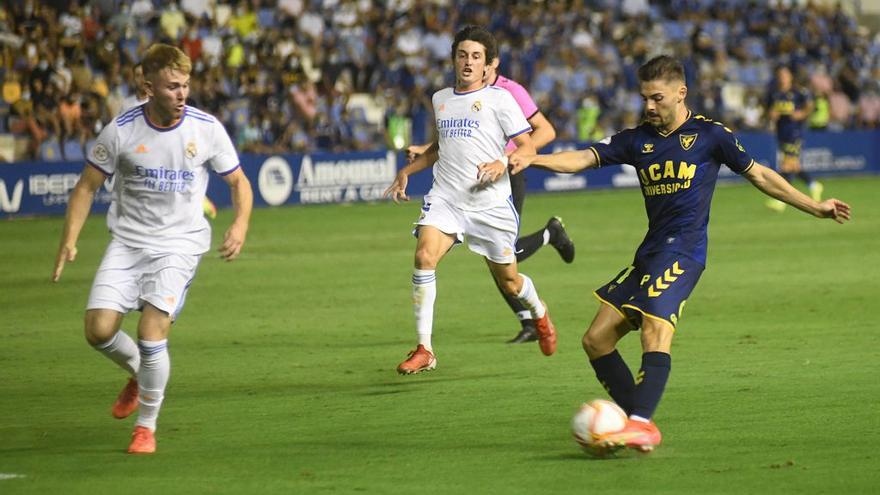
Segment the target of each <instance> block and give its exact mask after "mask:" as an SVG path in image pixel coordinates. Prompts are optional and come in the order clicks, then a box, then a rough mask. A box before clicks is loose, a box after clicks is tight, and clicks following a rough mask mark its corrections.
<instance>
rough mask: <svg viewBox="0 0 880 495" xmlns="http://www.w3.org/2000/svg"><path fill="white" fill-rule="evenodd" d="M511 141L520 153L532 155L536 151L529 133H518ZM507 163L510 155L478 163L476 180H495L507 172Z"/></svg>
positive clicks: (488, 181) (484, 181) (483, 182)
mask: <svg viewBox="0 0 880 495" xmlns="http://www.w3.org/2000/svg"><path fill="white" fill-rule="evenodd" d="M513 142H514V144H516V151H517V152H519V153H521V154H522V155H525V156H534V154H535V153H536V151H535V145H534V144H533V141H532V136H531V135H530V134H525V133H524V134H520V135H519V136H516V137H515V138H513ZM509 163H510V157H507V156H505V157H504V158H502V159H500V160H495V161H491V162H486V163H481V164H479V165H478V166H477V180H479V181H480V183H481V184H488V183H490V182H495V181H496V180H498V179H500V178H501V177H503V176H504V174H506V173H507V171H508V167H509ZM510 173H511V174H513V173H516V172H514V171H512V170H511V172H510Z"/></svg>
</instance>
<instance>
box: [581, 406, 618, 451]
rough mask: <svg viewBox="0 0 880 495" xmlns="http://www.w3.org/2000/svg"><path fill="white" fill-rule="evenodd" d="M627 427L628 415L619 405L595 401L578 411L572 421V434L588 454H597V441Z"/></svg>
mask: <svg viewBox="0 0 880 495" xmlns="http://www.w3.org/2000/svg"><path fill="white" fill-rule="evenodd" d="M624 426H626V413H625V412H623V409H621V408H620V406H618V405H617V404H615V403H613V402H611V401H609V400H604V399H594V400H592V401H590V402H588V403H586V404H584V405H582V406H581V408H580V409H578V412H577V413H575V415H574V417H573V418H572V419H571V433H572V435H574V439H575V441H577V443H579V444H580V446H581V447H583V448H584V450H586V451H587V452H590V453H595V452H596V450H595V441H596V440H597V439H598V438H599V437H600V436H602V435H604V434H606V433H611V432H613V431H620V430H622V429H623V427H624Z"/></svg>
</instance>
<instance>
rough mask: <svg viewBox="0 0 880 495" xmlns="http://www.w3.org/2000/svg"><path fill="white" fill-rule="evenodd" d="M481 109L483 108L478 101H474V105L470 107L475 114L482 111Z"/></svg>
mask: <svg viewBox="0 0 880 495" xmlns="http://www.w3.org/2000/svg"><path fill="white" fill-rule="evenodd" d="M482 108H483V104H482V103H480V100H477V101H475V102H474V104H473V105H471V110H473V111H475V112H479V111H480V110H482Z"/></svg>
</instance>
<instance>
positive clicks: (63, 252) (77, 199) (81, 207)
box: [52, 165, 104, 282]
mask: <svg viewBox="0 0 880 495" xmlns="http://www.w3.org/2000/svg"><path fill="white" fill-rule="evenodd" d="M103 183H104V175H103V174H102V173H101V172H99V171H98V170H96V169H94V168H93V167H91V166H88V165H87V166H86V167H85V169H84V170H83V173H82V175H80V179H79V181H77V183H76V186H74V188H73V191H71V192H70V198H69V200H68V202H67V212H66V213H65V215H64V230H63V231H62V233H61V241H60V242H59V244H58V253H57V254H56V256H55V270H54V271H53V272H52V281H53V282H57V281H58V280H60V279H61V273H62V272H63V271H64V264H65V263H66V262H68V261H74V260H75V259H76V253H77V249H76V241H77V239H79V234H80V232H81V231H82V228H83V225H85V223H86V218H88V216H89V211H91V209H92V201H93V200H94V198H95V192H96V191H97V190H98V188H100V187H101V184H103Z"/></svg>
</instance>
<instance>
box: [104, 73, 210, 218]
mask: <svg viewBox="0 0 880 495" xmlns="http://www.w3.org/2000/svg"><path fill="white" fill-rule="evenodd" d="M131 76H132V78H131V84H132V86H134V88H132V89H134V91H133V92H132V93H131V94H130V95H128V96H127V97H126V98H125V99H124V100H123V101H122V112H121V113H120V116H121V115H122V114H124V113H126V112H127V111H129V110H131V109H133V108H135V107H139V106H141V105H143V104H144V103H146V102H148V101H150V97H149V96H148V95H147V90H146V89H145V88H144V67H143V65H142V64H141V63H140V62H138V63H137V64H135V65H134V67H132V68H131ZM202 211H204V212H205V216H207V217H208V218H211V219H214V218H216V217H217V207H216V206H215V205H214V202H213V201H211V200H210V199H208V197H207V196H205V198H204V199H202Z"/></svg>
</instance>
